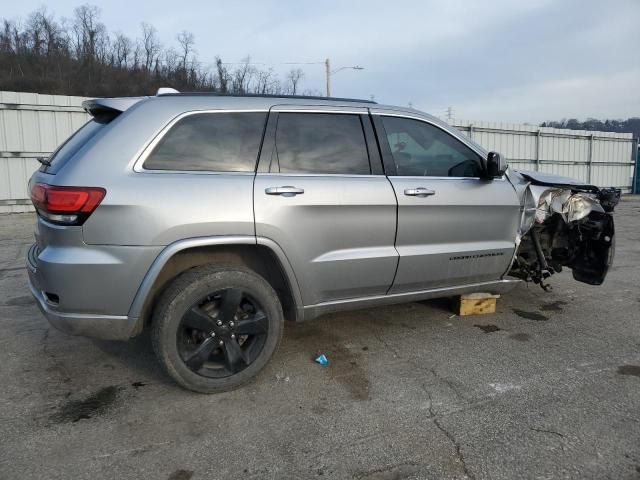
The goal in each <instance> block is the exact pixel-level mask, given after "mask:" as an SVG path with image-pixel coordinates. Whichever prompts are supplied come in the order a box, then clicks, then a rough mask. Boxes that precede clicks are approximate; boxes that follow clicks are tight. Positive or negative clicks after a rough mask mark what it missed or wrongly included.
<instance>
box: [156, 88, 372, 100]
mask: <svg viewBox="0 0 640 480" xmlns="http://www.w3.org/2000/svg"><path fill="white" fill-rule="evenodd" d="M160 90H162V93H160ZM165 90H172V91H167V92H165ZM157 95H162V96H191V95H193V96H210V97H249V98H294V99H302V100H329V101H334V102H336V101H337V102H357V103H377V102H374V101H373V100H363V99H360V98H342V97H320V96H316V95H274V94H269V93H264V94H263V93H217V92H178V91H177V90H174V89H173V88H160V89H159V90H158V93H157Z"/></svg>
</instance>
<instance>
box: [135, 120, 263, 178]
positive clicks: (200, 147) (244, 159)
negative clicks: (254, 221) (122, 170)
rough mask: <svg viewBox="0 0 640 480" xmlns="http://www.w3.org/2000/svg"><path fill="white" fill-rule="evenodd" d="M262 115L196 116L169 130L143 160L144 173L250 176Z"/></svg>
mask: <svg viewBox="0 0 640 480" xmlns="http://www.w3.org/2000/svg"><path fill="white" fill-rule="evenodd" d="M266 117H267V114H266V112H245V113H199V114H195V115H189V116H186V117H184V118H182V119H181V120H179V121H178V122H176V124H175V125H174V126H173V127H172V128H171V130H169V131H168V132H167V133H166V134H165V135H164V137H162V140H160V142H158V145H157V146H156V147H155V149H154V150H153V152H151V155H149V157H148V158H147V159H146V160H145V162H144V165H143V166H144V168H145V169H147V170H205V171H214V172H253V171H254V170H255V166H256V161H257V158H258V151H259V149H260V142H261V141H262V132H263V130H264V124H265V120H266Z"/></svg>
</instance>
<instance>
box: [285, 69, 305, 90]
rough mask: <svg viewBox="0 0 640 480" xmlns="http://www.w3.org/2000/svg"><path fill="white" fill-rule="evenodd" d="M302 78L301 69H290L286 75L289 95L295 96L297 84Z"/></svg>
mask: <svg viewBox="0 0 640 480" xmlns="http://www.w3.org/2000/svg"><path fill="white" fill-rule="evenodd" d="M303 78H304V71H303V70H302V69H301V68H292V69H291V70H290V71H289V73H288V74H287V82H288V85H287V86H288V87H289V91H290V92H291V95H295V94H296V91H297V90H298V83H300V80H302V79H303Z"/></svg>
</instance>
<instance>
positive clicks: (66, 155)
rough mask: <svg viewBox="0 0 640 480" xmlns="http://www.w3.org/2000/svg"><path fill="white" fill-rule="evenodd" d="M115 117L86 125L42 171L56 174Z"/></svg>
mask: <svg viewBox="0 0 640 480" xmlns="http://www.w3.org/2000/svg"><path fill="white" fill-rule="evenodd" d="M114 117H115V116H114V115H104V116H96V117H94V118H93V119H91V120H89V121H88V122H87V123H85V124H84V125H83V126H82V127H80V129H79V130H77V131H76V133H74V134H73V135H71V136H70V137H69V138H68V139H67V140H66V141H65V142H64V143H63V144H62V145H61V146H60V147H58V149H57V150H56V151H55V152H53V154H52V155H51V157H49V159H48V160H49V162H50V165H49V166H45V165H43V167H42V168H41V170H42V171H46V172H48V173H56V172H57V171H58V170H60V168H62V166H63V165H64V164H65V163H67V162H68V161H69V160H70V159H71V158H72V157H73V156H74V155H75V154H76V153H78V151H79V150H80V149H81V148H82V147H83V146H84V145H85V144H86V143H87V142H88V141H89V140H91V139H92V138H93V137H94V136H95V135H96V134H97V133H98V132H99V131H100V130H102V129H103V128H104V127H106V125H107V123H109V122H110V121H111V120H112V119H113V118H114Z"/></svg>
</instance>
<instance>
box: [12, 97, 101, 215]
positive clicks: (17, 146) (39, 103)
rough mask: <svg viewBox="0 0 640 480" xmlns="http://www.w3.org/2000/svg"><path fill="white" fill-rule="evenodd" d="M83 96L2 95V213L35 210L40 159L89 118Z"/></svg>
mask: <svg viewBox="0 0 640 480" xmlns="http://www.w3.org/2000/svg"><path fill="white" fill-rule="evenodd" d="M83 100H85V99H84V98H83V97H71V96H64V95H41V94H37V93H23V92H0V213H9V212H23V211H29V210H32V207H31V202H30V201H29V200H28V199H29V192H27V182H28V181H29V177H31V174H32V173H33V172H34V171H35V170H36V169H37V168H38V167H39V166H40V164H39V163H38V161H37V160H36V157H39V156H46V155H49V154H50V153H51V152H53V151H54V150H55V149H56V148H57V147H58V145H60V144H61V143H62V142H64V141H65V140H66V139H67V138H68V137H69V136H70V135H71V134H72V133H73V132H75V131H76V130H77V129H78V128H80V127H81V126H82V125H83V124H84V123H85V122H86V121H87V120H88V118H89V116H88V115H87V114H86V113H85V112H84V111H83V110H82V101H83Z"/></svg>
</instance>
